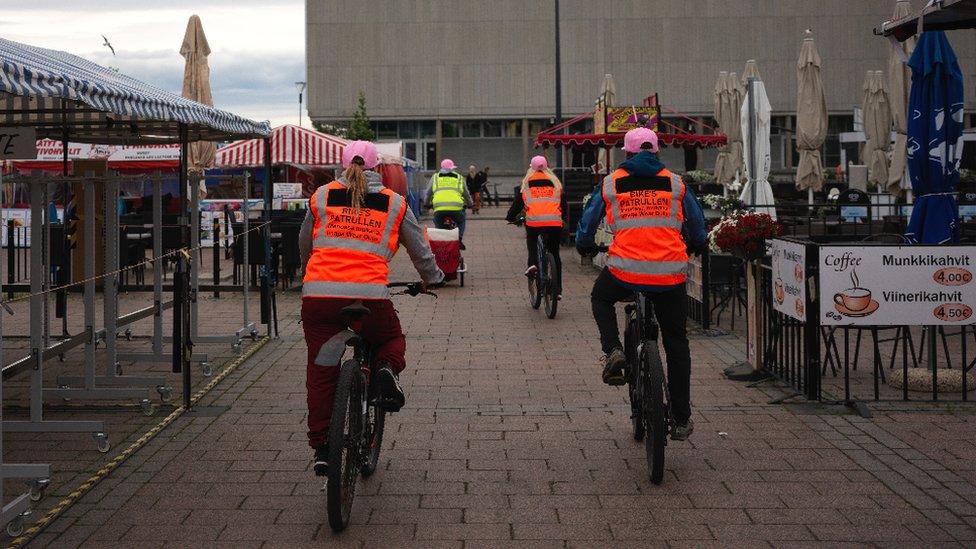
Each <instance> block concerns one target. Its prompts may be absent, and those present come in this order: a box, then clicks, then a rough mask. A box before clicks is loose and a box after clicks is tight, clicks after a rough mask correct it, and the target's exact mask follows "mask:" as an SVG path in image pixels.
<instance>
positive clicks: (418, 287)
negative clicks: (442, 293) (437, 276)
mask: <svg viewBox="0 0 976 549" xmlns="http://www.w3.org/2000/svg"><path fill="white" fill-rule="evenodd" d="M443 286H444V284H443V283H440V284H428V285H427V288H428V289H426V290H425V289H424V283H423V282H391V283H389V284H387V285H386V287H387V288H405V289H404V290H403V291H402V292H393V293H392V294H390V295H409V296H410V297H417V296H418V295H421V294H423V295H430V296H434V297H437V294H435V293H434V292H432V291H430V288H441V287H443Z"/></svg>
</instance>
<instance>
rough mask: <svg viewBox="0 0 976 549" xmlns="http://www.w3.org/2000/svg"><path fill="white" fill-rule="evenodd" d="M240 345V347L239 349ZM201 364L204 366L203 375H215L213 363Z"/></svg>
mask: <svg viewBox="0 0 976 549" xmlns="http://www.w3.org/2000/svg"><path fill="white" fill-rule="evenodd" d="M239 349H240V347H238V350H239ZM200 366H201V367H202V368H203V377H210V376H212V375H213V365H212V364H210V363H209V362H204V363H201V364H200Z"/></svg>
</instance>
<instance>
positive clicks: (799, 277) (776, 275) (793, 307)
mask: <svg viewBox="0 0 976 549" xmlns="http://www.w3.org/2000/svg"><path fill="white" fill-rule="evenodd" d="M770 261H771V262H772V267H773V309H775V310H776V311H778V312H780V313H782V314H784V315H786V316H788V317H790V318H795V319H797V320H801V321H805V320H806V319H807V313H806V307H807V291H806V284H804V281H805V279H806V276H805V275H806V264H807V247H806V246H805V245H804V244H801V243H799V242H791V241H789V240H780V239H778V238H777V239H775V240H773V241H772V245H771V247H770Z"/></svg>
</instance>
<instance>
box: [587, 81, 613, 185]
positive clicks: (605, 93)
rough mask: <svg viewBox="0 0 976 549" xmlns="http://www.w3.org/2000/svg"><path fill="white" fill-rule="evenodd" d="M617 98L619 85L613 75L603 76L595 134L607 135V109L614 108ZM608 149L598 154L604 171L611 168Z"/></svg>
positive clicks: (596, 113)
mask: <svg viewBox="0 0 976 549" xmlns="http://www.w3.org/2000/svg"><path fill="white" fill-rule="evenodd" d="M616 96H617V84H616V83H615V82H614V80H613V75H612V74H609V73H607V74H605V75H603V84H602V85H601V86H600V97H599V98H597V100H596V110H595V112H594V113H593V129H594V133H606V131H607V109H609V108H610V107H613V106H614V105H615V104H616V103H615V98H616ZM608 152H609V151H607V149H600V151H599V152H598V153H597V163H598V164H599V165H600V166H601V167H602V169H607V168H608V166H610V158H609V157H608V156H607V154H608Z"/></svg>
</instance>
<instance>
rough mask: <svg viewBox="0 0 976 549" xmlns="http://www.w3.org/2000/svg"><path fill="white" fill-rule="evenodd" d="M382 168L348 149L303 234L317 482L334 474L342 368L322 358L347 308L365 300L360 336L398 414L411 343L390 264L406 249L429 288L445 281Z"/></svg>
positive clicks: (365, 149)
mask: <svg viewBox="0 0 976 549" xmlns="http://www.w3.org/2000/svg"><path fill="white" fill-rule="evenodd" d="M378 162H379V156H378V154H377V152H376V146H375V145H373V144H372V143H370V142H368V141H353V142H352V143H349V144H348V145H346V147H345V149H343V152H342V165H343V167H344V168H345V171H344V172H343V173H342V177H340V178H339V179H338V180H336V181H332V182H330V183H328V184H326V185H323V186H321V187H319V188H318V189H317V190H316V191H315V193H314V194H313V195H312V197H311V198H310V199H309V201H308V213H307V214H306V216H305V221H304V222H303V223H302V227H301V230H300V231H299V242H298V244H299V250H300V253H301V258H302V266H303V268H304V272H305V276H304V280H303V285H302V327H303V328H304V331H305V343H306V345H307V346H308V362H307V366H306V381H305V386H306V389H307V390H308V441H309V445H310V446H311V447H312V448H314V449H315V456H314V463H313V469H314V470H315V474H316V475H319V476H322V475H325V474H326V471H327V470H328V461H327V460H328V455H329V451H328V447H327V444H326V442H327V436H328V432H329V424H330V422H331V416H332V401H333V399H334V398H335V388H336V380H337V378H338V376H339V368H338V366H339V364H338V363H333V364H324V363H323V362H324V361H325V362H327V361H331V360H333V357H323V356H322V355H323V354H325V353H322V352H320V351H322V349H323V345H324V344H325V343H326V342H327V341H329V340H330V339H331V338H332V337H333V336H335V335H336V334H338V333H339V332H341V331H343V330H344V329H345V328H346V324H345V322H344V321H343V319H342V316H341V313H340V312H341V310H342V308H343V307H346V306H347V305H350V304H352V303H353V302H355V301H361V302H362V303H363V304H364V305H365V306H366V307H367V308H368V309H370V312H371V313H370V314H369V315H368V316H366V317H364V318H363V320H362V325H361V326H359V327H358V329H357V331H358V333H359V335H361V336H362V337H363V338H364V339H366V341H368V342H369V343H370V344H372V345H374V346H376V352H375V353H374V355H373V358H374V360H376V364H377V365H378V366H379V369H378V370H377V373H376V381H377V383H379V387H380V391H381V394H382V395H383V397H382V400H381V402H380V404H381V406H383V407H384V408H385V409H386V410H387V411H390V412H396V411H398V410H399V409H400V408H401V407H402V406H403V404H404V401H405V398H404V395H403V390H402V389H401V388H400V383H399V373H400V372H401V371H402V370H403V368H404V366H405V365H406V362H405V360H404V353H405V352H406V341H405V339H404V336H403V331H402V330H401V328H400V319H399V318H398V317H397V313H396V310H395V309H394V308H393V303H392V302H391V301H390V291H389V289H388V288H387V284H389V270H390V268H389V263H390V260H392V259H393V256H394V254H396V252H397V250H398V249H399V247H400V246H401V245H403V247H404V248H406V249H407V253H408V254H409V255H410V259H411V261H413V265H414V268H416V269H417V272H418V273H420V277H421V279H422V280H423V282H424V283H425V284H437V283H440V282H442V281H443V280H444V273H443V272H442V271H441V270H440V268H438V267H437V262H436V261H435V260H434V254H433V252H432V251H431V249H430V246H429V245H428V244H427V240H426V238H425V237H424V233H423V231H422V230H421V228H420V225H419V224H418V223H417V219H416V218H415V217H414V215H413V212H411V211H410V208H409V207H408V206H407V201H406V199H405V198H403V197H402V196H400V195H399V194H397V193H395V192H393V191H392V190H390V189H387V188H385V187H384V186H383V181H382V178H381V177H380V174H378V173H376V172H375V171H373V168H375V167H376V165H377V164H378ZM339 358H341V357H334V359H335V361H338V360H339Z"/></svg>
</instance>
